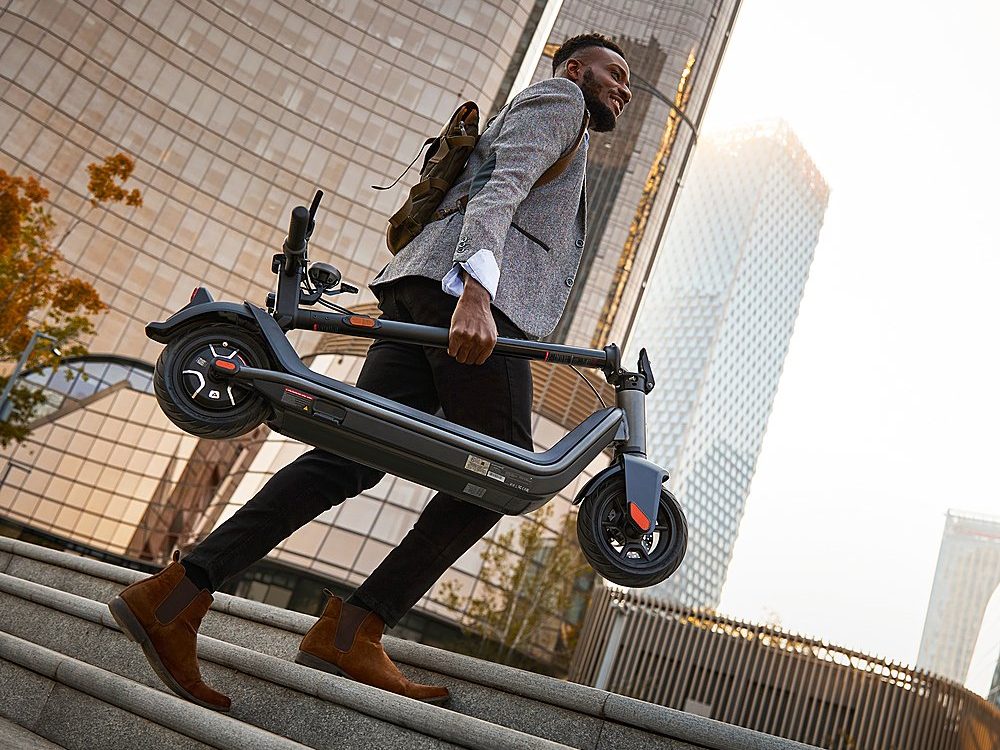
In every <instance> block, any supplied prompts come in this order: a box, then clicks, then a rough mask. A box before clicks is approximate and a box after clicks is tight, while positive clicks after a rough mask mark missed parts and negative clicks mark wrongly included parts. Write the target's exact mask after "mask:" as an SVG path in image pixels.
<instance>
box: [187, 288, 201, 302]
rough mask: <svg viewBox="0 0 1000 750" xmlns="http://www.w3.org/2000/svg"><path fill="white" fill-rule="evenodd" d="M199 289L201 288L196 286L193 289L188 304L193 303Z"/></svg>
mask: <svg viewBox="0 0 1000 750" xmlns="http://www.w3.org/2000/svg"><path fill="white" fill-rule="evenodd" d="M199 289H201V287H200V286H196V287H195V288H194V291H193V292H191V299H190V300H189V301H190V302H194V296H195V295H196V294H197V293H198V290H199Z"/></svg>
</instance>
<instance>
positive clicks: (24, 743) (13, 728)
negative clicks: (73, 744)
mask: <svg viewBox="0 0 1000 750" xmlns="http://www.w3.org/2000/svg"><path fill="white" fill-rule="evenodd" d="M0 747H2V748H3V749H4V750H62V748H61V747H60V746H59V745H53V744H52V743H51V742H49V741H48V740H47V739H45V738H44V737H39V736H38V735H37V734H32V733H31V732H29V731H28V730H27V729H25V728H24V727H21V726H18V725H17V724H15V723H13V722H11V721H8V720H7V719H5V718H3V717H2V716H0Z"/></svg>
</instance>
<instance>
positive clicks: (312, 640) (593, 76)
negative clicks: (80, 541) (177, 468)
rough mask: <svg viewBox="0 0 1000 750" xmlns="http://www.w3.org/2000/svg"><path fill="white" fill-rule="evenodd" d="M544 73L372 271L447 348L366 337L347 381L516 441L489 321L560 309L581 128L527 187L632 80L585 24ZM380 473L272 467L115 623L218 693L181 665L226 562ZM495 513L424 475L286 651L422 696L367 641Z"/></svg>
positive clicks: (520, 430)
mask: <svg viewBox="0 0 1000 750" xmlns="http://www.w3.org/2000/svg"><path fill="white" fill-rule="evenodd" d="M553 76H554V77H553V78H550V79H548V80H545V81H541V82H540V83H537V84H535V85H533V86H530V87H529V88H527V89H525V90H524V91H523V92H521V93H520V94H518V95H517V96H516V97H515V98H514V100H513V101H512V102H511V104H510V105H509V106H507V107H505V108H504V109H503V110H502V111H501V113H500V114H499V115H498V117H497V118H495V120H494V121H493V122H492V123H491V125H490V126H489V127H488V128H487V129H486V130H485V132H484V133H483V135H482V137H481V138H480V140H479V143H478V144H477V146H476V149H475V151H474V152H473V154H472V155H471V157H470V159H469V163H468V165H467V166H466V168H465V171H464V172H463V173H462V175H461V177H460V178H459V179H458V181H457V182H456V184H455V185H454V187H453V188H452V189H451V190H450V191H449V192H448V194H447V195H446V196H445V198H444V201H443V203H442V208H445V209H447V208H450V207H453V206H454V207H461V206H462V205H463V203H464V201H460V199H463V198H465V197H466V196H468V202H467V203H466V204H464V210H457V211H455V212H454V213H452V214H451V215H450V216H448V218H447V219H443V220H440V221H437V222H434V223H432V224H429V225H428V226H427V227H426V228H425V229H424V230H423V231H422V232H421V233H420V234H419V235H418V236H417V237H416V238H415V239H414V240H412V241H411V242H410V243H409V244H408V245H407V246H406V247H405V248H403V250H402V251H401V252H400V253H399V254H398V255H396V256H395V258H393V260H392V262H390V263H389V265H388V266H386V267H385V268H384V269H383V270H382V271H381V272H380V273H379V274H378V276H376V278H375V279H374V280H373V281H372V284H371V287H372V289H373V291H374V292H375V294H376V296H377V297H378V298H379V305H380V307H381V309H382V314H383V316H384V317H386V318H389V319H393V320H402V321H407V322H416V323H421V324H424V325H431V326H444V327H448V328H449V329H450V333H449V339H448V349H447V352H445V351H442V350H440V349H431V348H426V349H425V348H422V347H419V346H414V345H410V344H400V343H394V342H389V341H377V342H375V343H374V344H373V345H372V346H371V349H370V350H369V353H368V357H367V359H366V360H365V365H364V367H363V368H362V371H361V375H360V376H359V378H358V383H357V384H358V386H359V387H361V388H364V389H365V390H368V391H371V392H373V393H377V394H379V395H381V396H385V397H387V398H391V399H393V400H395V401H398V402H400V403H404V404H407V405H409V406H411V407H414V408H417V409H420V410H423V411H427V412H432V413H433V412H435V411H437V410H438V409H439V408H440V409H441V410H442V411H443V412H444V415H445V417H446V418H447V419H449V420H451V421H452V422H455V423H457V424H460V425H463V426H465V427H469V428H471V429H474V430H477V431H479V432H482V433H485V434H487V435H491V436H493V437H495V438H499V439H501V440H505V441H507V442H509V443H513V444H515V445H518V446H520V447H522V448H526V449H528V450H532V442H531V428H530V424H531V371H530V368H529V365H528V363H527V361H524V360H516V359H509V358H505V357H490V354H491V352H492V350H493V347H494V345H495V344H496V339H497V335H498V334H499V335H503V336H507V337H514V338H524V337H526V336H528V337H542V336H545V335H547V334H549V333H551V332H552V330H553V329H554V328H555V326H556V323H557V322H558V320H559V317H560V315H561V314H562V311H563V308H564V307H565V304H566V299H567V297H568V296H569V289H570V287H571V286H572V285H573V279H574V276H575V274H576V271H577V268H578V266H579V263H580V256H581V253H582V248H583V238H584V231H585V226H584V224H585V219H586V216H585V213H586V202H585V197H584V191H583V187H584V176H585V171H586V152H587V147H586V139H585V140H584V142H583V144H581V146H580V148H579V149H578V150H577V152H576V153H575V155H574V157H573V158H572V159H571V161H570V163H569V165H568V167H567V168H566V169H565V170H564V171H563V172H562V173H561V174H560V175H559V176H558V177H557V178H556V179H554V180H552V181H551V182H549V183H547V184H545V185H542V186H539V187H538V188H535V189H532V186H533V185H534V184H535V182H536V181H537V180H538V178H539V177H540V176H541V175H542V174H543V173H544V172H545V171H546V170H547V169H548V168H549V167H550V166H551V165H552V164H553V163H555V162H556V161H557V160H558V159H559V158H560V156H561V155H563V154H564V153H567V152H568V151H569V150H570V149H571V148H572V147H573V144H574V143H575V142H576V141H577V139H578V136H579V134H580V129H581V125H582V123H583V122H584V119H583V118H584V112H585V110H586V111H587V112H589V115H590V127H591V128H592V129H594V130H598V131H608V130H611V129H612V128H614V126H615V120H616V119H617V118H618V117H619V116H620V115H621V113H622V111H623V110H624V108H625V105H626V104H627V103H628V101H629V99H630V98H631V93H630V91H629V87H628V82H629V80H628V79H629V68H628V64H627V63H626V62H625V59H624V57H623V55H622V51H621V49H620V48H619V47H618V46H617V45H615V44H614V43H613V42H612V41H610V40H609V39H607V38H606V37H603V36H601V35H598V34H587V35H584V36H579V37H574V38H573V39H570V40H568V41H567V42H566V43H565V44H563V46H562V47H561V48H560V49H559V50H558V51H557V52H556V54H555V57H554V58H553ZM382 476H383V475H382V473H381V472H379V471H376V470H374V469H371V468H369V467H366V466H361V465H359V464H355V463H352V462H350V461H348V460H346V459H343V458H340V457H338V456H334V455H332V454H329V453H326V452H324V451H320V450H312V451H310V452H308V453H306V454H305V455H303V456H301V457H300V458H299V459H297V460H296V461H294V462H293V463H291V464H289V465H288V466H286V467H285V468H283V469H282V470H281V471H279V472H277V473H276V474H275V475H274V476H273V477H272V478H271V479H270V481H268V483H267V484H266V485H265V486H264V487H263V488H262V489H261V490H260V492H258V493H257V495H255V496H254V497H253V498H251V499H250V500H249V501H248V502H247V503H246V505H244V506H243V507H242V508H241V509H240V510H239V511H237V512H236V513H235V514H234V515H233V516H232V517H231V518H230V519H229V520H227V521H226V522H225V523H223V524H222V525H221V526H219V528H218V529H216V530H215V531H214V532H212V534H210V535H209V536H208V537H207V538H206V539H205V540H204V541H203V542H202V543H201V544H199V545H198V546H197V547H196V548H195V549H194V550H193V551H192V552H191V553H190V554H189V555H187V556H186V557H185V558H184V560H179V555H178V553H176V552H175V553H174V562H173V563H172V564H171V565H169V566H168V567H167V568H165V569H164V570H162V571H161V572H159V573H157V574H156V575H155V576H153V577H151V578H148V579H146V580H144V581H140V582H139V583H136V584H133V585H132V586H129V587H128V588H127V589H125V590H124V591H123V592H122V593H121V595H120V596H119V597H117V598H115V599H114V600H113V601H112V602H111V603H110V605H109V606H110V608H111V611H112V614H113V615H114V617H115V619H116V620H117V621H118V624H119V625H120V626H121V627H122V630H123V631H124V632H125V633H126V634H128V635H129V636H130V637H131V638H133V639H134V640H136V641H138V642H139V643H140V644H141V645H142V647H143V650H144V652H145V653H146V656H147V658H148V659H149V661H150V664H151V666H152V667H153V669H154V670H155V671H156V673H157V674H158V675H159V676H160V678H161V679H163V681H164V682H165V683H166V684H167V685H168V686H169V687H170V688H171V689H172V690H173V691H174V692H176V693H177V694H178V695H180V696H182V697H184V698H187V699H189V700H191V701H194V702H195V703H198V704H199V705H202V706H205V707H207V708H212V709H216V710H220V711H227V710H229V707H230V700H229V698H228V697H227V696H225V695H223V694H221V693H219V692H217V691H215V690H213V689H212V688H210V687H209V686H208V685H206V684H205V683H204V682H203V681H202V679H201V675H200V672H199V669H198V660H197V655H196V650H197V630H198V626H199V625H200V623H201V620H202V618H203V617H204V615H205V613H206V612H207V611H208V609H209V607H210V605H211V602H212V592H213V591H214V590H215V589H216V588H217V587H218V586H220V585H221V584H222V583H223V582H224V581H225V580H226V579H228V578H230V577H232V576H234V575H236V574H238V573H239V572H240V571H242V570H243V569H244V568H246V567H247V566H248V565H250V564H252V563H253V562H255V561H257V560H259V559H260V558H262V557H264V556H265V555H266V554H267V553H268V552H270V551H271V550H272V549H273V548H274V547H275V546H276V545H277V544H278V543H279V542H281V541H282V540H283V539H285V538H286V537H288V536H289V535H290V534H291V533H292V532H294V531H295V530H296V529H298V528H300V527H301V526H303V525H305V524H306V523H308V522H309V521H311V520H313V519H314V518H315V517H316V516H318V515H319V514H320V513H322V512H323V511H325V510H328V509H329V508H331V507H332V506H334V505H337V504H339V503H341V502H343V501H344V500H345V499H347V498H350V497H354V496H355V495H357V494H359V493H360V492H362V491H363V490H365V489H368V488H370V487H373V486H374V485H375V484H376V483H377V482H378V481H379V480H380V479H381V478H382ZM500 518H501V516H500V514H498V513H495V512H494V511H491V510H487V509H485V508H482V507H479V506H477V505H473V504H472V503H467V502H463V501H462V500H459V499H456V498H454V497H450V496H448V495H444V494H443V493H438V494H437V495H435V496H434V497H433V498H432V499H431V501H430V502H429V503H428V505H427V507H426V508H425V509H424V511H423V513H422V514H421V516H420V517H419V519H418V520H417V522H416V524H415V525H414V527H413V529H411V530H410V532H409V533H408V534H407V536H406V537H405V538H404V539H403V541H402V542H400V544H399V546H398V547H396V549H394V550H393V551H392V552H390V553H389V555H388V556H387V557H386V558H385V560H384V561H383V562H382V563H381V564H380V565H379V566H378V568H376V569H375V570H374V571H373V572H372V574H371V576H369V578H368V579H367V580H366V581H365V582H364V583H363V584H362V585H361V586H360V587H359V588H358V589H357V591H355V593H354V594H353V595H352V596H351V597H350V598H349V599H348V600H347V601H346V602H345V601H342V600H341V599H339V598H338V597H335V596H332V595H331V598H330V601H329V603H328V604H327V607H326V609H325V611H324V612H323V615H322V616H321V617H320V619H319V620H318V621H317V623H316V625H315V626H314V627H313V628H312V629H311V630H310V631H309V632H308V633H307V634H306V636H305V638H304V639H303V640H302V643H301V645H300V647H299V653H298V655H297V657H296V661H298V662H299V663H302V664H306V665H308V666H311V667H314V668H317V669H323V670H325V671H328V672H332V673H335V674H341V675H346V676H348V677H350V678H352V679H355V680H358V681H360V682H364V683H366V684H369V685H374V686H376V687H380V688H383V689H385V690H390V691H392V692H395V693H399V694H402V695H406V696H409V697H411V698H416V699H418V700H424V701H429V702H443V701H445V700H447V698H448V691H447V689H446V688H443V687H438V686H433V685H419V684H416V683H413V682H411V681H409V680H407V679H406V678H405V677H404V676H403V675H402V673H401V672H400V671H399V670H398V669H397V668H396V666H395V665H394V664H393V663H392V661H390V659H389V657H388V656H387V655H386V654H385V651H384V650H383V649H382V644H381V638H382V633H383V630H384V628H385V626H386V625H389V626H390V627H391V626H394V625H395V624H396V623H397V622H398V621H399V619H400V618H401V617H402V616H403V615H404V614H405V613H406V612H407V611H408V610H409V609H410V608H411V607H412V606H413V605H414V604H415V603H416V602H417V601H418V600H419V599H420V597H422V596H423V595H424V594H425V593H426V592H427V591H429V590H430V588H431V586H433V585H434V582H435V581H437V579H438V578H439V577H440V576H441V574H442V573H444V572H445V571H446V570H447V569H448V568H449V567H450V566H451V565H452V564H454V563H455V561H457V560H458V558H459V557H460V556H461V555H462V554H463V553H464V552H466V551H467V550H468V549H469V548H470V547H471V546H472V545H473V544H475V543H476V542H477V541H478V540H479V539H480V538H481V537H482V536H483V535H484V534H486V533H487V532H488V531H489V530H490V529H491V528H492V527H493V526H494V524H496V522H497V521H498V520H499V519H500Z"/></svg>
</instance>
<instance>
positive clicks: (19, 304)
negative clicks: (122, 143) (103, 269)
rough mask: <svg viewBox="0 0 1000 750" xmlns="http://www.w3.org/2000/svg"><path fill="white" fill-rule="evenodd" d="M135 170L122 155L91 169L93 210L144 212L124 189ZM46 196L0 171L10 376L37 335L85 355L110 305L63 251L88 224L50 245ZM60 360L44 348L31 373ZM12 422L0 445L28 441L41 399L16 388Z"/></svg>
mask: <svg viewBox="0 0 1000 750" xmlns="http://www.w3.org/2000/svg"><path fill="white" fill-rule="evenodd" d="M134 168H135V162H134V161H133V160H132V159H131V158H129V157H128V156H126V155H125V154H114V155H112V156H109V157H108V158H106V159H105V160H104V161H103V162H102V163H100V164H97V163H94V164H90V165H88V166H87V172H88V175H89V180H88V183H87V188H88V190H89V200H90V208H89V209H88V213H89V212H90V211H91V210H93V209H94V208H97V207H98V206H100V205H102V204H110V203H124V204H125V205H128V206H141V205H142V194H141V193H140V192H139V190H137V189H133V190H128V191H127V190H125V189H124V188H123V187H122V183H124V182H125V181H126V180H127V179H128V178H129V177H130V176H131V175H132V171H133V169H134ZM48 195H49V194H48V191H47V190H46V189H45V188H44V187H42V185H41V183H40V182H39V181H38V179H37V178H35V177H33V176H28V177H15V176H13V175H11V174H9V173H7V172H6V171H5V170H3V169H0V367H4V369H6V370H7V371H8V374H7V375H5V376H3V377H0V389H2V388H3V386H4V385H5V384H6V381H7V377H9V372H10V370H11V369H12V364H11V363H13V362H16V361H17V360H18V358H19V357H20V356H21V353H22V351H23V350H24V348H25V347H26V346H27V345H28V343H29V341H30V339H31V336H32V333H35V332H38V333H42V334H45V335H46V336H50V337H52V338H53V339H55V340H56V341H57V342H58V347H59V349H60V350H61V353H62V355H63V356H79V355H83V354H86V353H87V347H86V346H85V344H84V343H83V342H84V340H85V339H86V338H87V337H88V336H90V335H91V334H93V333H94V324H93V321H92V320H91V318H92V317H93V316H95V315H97V314H98V313H100V312H102V311H103V310H105V309H107V305H105V304H104V302H103V301H101V298H100V296H99V295H98V293H97V290H96V289H95V288H94V287H93V285H91V284H90V283H88V282H86V281H84V280H82V279H78V278H74V277H72V276H70V275H68V274H67V273H66V269H65V265H64V264H63V257H62V254H61V253H60V252H59V248H60V247H61V245H62V243H63V242H64V241H65V240H66V238H67V237H68V236H69V234H70V233H71V232H72V231H73V229H74V228H75V227H76V226H77V224H79V222H80V221H81V220H82V218H83V217H78V218H76V219H75V220H74V221H73V222H71V224H70V225H69V227H68V228H67V229H66V231H64V232H63V234H62V237H60V238H59V240H58V241H57V242H55V243H54V242H53V241H52V233H53V231H54V229H55V222H54V221H53V219H52V215H51V214H50V213H49V211H48V210H47V209H46V207H45V202H46V201H47V200H48ZM57 362H58V358H57V357H56V355H55V353H54V352H53V351H52V350H51V349H48V348H46V347H37V348H36V349H35V350H34V351H33V352H32V355H31V358H30V359H29V360H28V362H27V367H28V368H32V367H39V366H55V365H56V364H57ZM10 400H11V405H12V411H11V414H10V417H9V419H7V420H6V421H5V422H0V445H3V446H6V445H8V444H9V443H10V442H11V441H12V440H14V441H18V442H19V441H21V440H23V439H24V438H25V437H27V435H28V432H29V424H30V422H31V418H32V414H33V413H34V411H35V409H36V408H37V407H38V406H39V405H40V404H41V403H42V402H44V400H45V397H44V395H43V394H42V393H40V392H39V391H37V390H35V389H31V388H28V387H25V386H16V387H15V388H14V389H13V391H12V392H11V396H10Z"/></svg>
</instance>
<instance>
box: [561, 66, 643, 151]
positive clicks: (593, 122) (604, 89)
mask: <svg viewBox="0 0 1000 750" xmlns="http://www.w3.org/2000/svg"><path fill="white" fill-rule="evenodd" d="M573 62H575V63H576V64H575V65H574V64H573ZM568 73H569V76H570V78H571V79H572V80H574V81H575V82H576V84H577V85H578V86H579V87H580V90H581V91H583V98H584V101H585V102H586V103H587V109H588V110H589V111H590V129H591V130H595V131H597V132H599V133H606V132H608V131H611V130H614V128H615V122H616V121H617V120H618V118H619V117H620V116H621V114H622V112H624V111H625V105H627V104H628V103H629V101H630V100H631V99H632V91H631V90H630V89H629V67H628V63H627V62H625V60H624V58H622V56H621V55H619V54H618V53H616V52H613V51H612V50H610V49H608V48H607V47H584V48H583V49H582V50H580V53H579V54H578V55H577V56H576V57H575V58H574V59H573V61H571V62H570V65H569V68H568ZM574 75H575V76H576V77H574Z"/></svg>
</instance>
